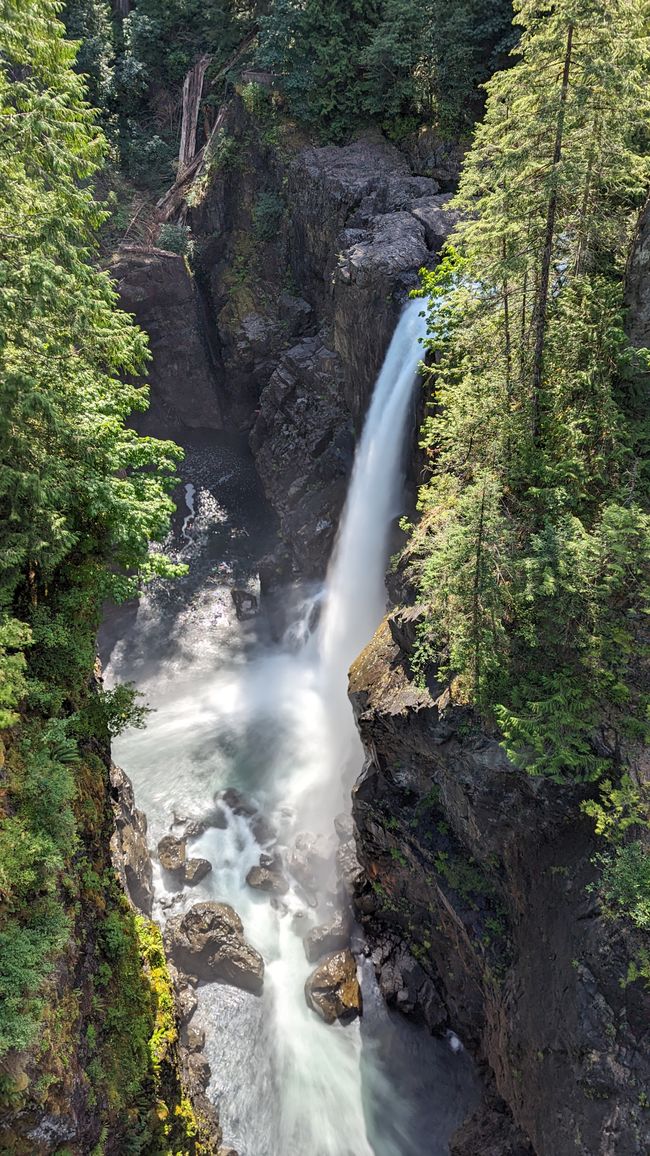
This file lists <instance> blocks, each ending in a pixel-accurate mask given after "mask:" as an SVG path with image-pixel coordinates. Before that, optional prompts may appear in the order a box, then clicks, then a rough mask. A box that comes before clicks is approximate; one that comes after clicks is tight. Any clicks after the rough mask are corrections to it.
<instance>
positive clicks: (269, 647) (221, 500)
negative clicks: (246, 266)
mask: <svg viewBox="0 0 650 1156" xmlns="http://www.w3.org/2000/svg"><path fill="white" fill-rule="evenodd" d="M423 332H424V321H423V319H422V318H421V317H420V309H419V305H418V303H417V302H414V303H411V304H409V305H408V306H407V308H406V310H405V311H404V314H403V316H402V318H401V320H400V322H399V325H398V327H397V330H396V333H395V335H394V337H393V340H392V343H391V346H390V349H389V351H388V354H387V356H386V360H385V363H384V366H383V369H382V371H381V374H380V376H379V379H378V381H377V384H376V387H375V391H374V396H373V399H372V404H371V407H370V410H369V413H368V417H367V420H366V424H365V429H364V432H363V435H362V438H361V442H360V444H359V448H358V452H357V456H356V462H355V467H354V472H353V477H352V481H351V485H350V491H349V496H348V501H347V504H346V508H345V512H344V515H343V518H342V522H341V529H340V534H339V538H338V542H337V546H336V549H335V552H334V557H333V560H332V564H331V566H330V571H329V574H328V577H327V582H326V586H325V590H324V591H322V592H320V594H319V596H318V597H319V598H320V599H321V600H322V601H323V612H322V615H321V622H320V626H319V628H318V631H317V633H316V635H315V636H312V637H311V638H309V639H308V641H307V642H306V644H305V645H304V646H303V647H302V648H301V649H298V650H296V647H295V644H294V645H291V646H289V645H277V644H272V643H270V642H268V641H264V640H263V639H262V638H261V637H260V635H259V632H256V626H255V624H251V623H244V624H242V623H238V622H236V621H235V620H234V616H233V614H232V605H231V600H230V595H229V588H230V585H232V584H233V581H234V582H236V584H238V585H241V584H242V583H243V582H244V583H245V582H248V583H249V584H250V582H251V581H252V575H253V573H254V546H253V544H252V539H254V538H255V537H256V535H257V536H259V534H260V533H261V532H262V531H261V527H259V526H257V528H256V526H255V519H256V518H257V519H259V509H260V503H259V501H258V500H257V499H256V496H255V494H251V495H250V496H249V497H247V496H246V495H247V494H248V487H249V484H250V469H249V466H248V465H247V464H246V463H244V465H243V466H242V460H239V462H235V463H234V464H233V461H232V460H231V459H230V458H229V457H228V452H229V451H228V452H226V451H225V450H224V452H225V453H226V458H227V460H225V461H221V460H220V459H219V460H218V461H216V462H215V461H211V462H210V463H209V465H208V466H207V467H206V466H205V461H204V458H201V456H200V455H199V458H198V459H196V458H193V457H192V456H191V455H190V457H189V458H188V464H187V467H186V469H187V470H189V469H192V470H194V474H193V475H190V476H192V483H191V487H192V488H191V489H190V488H189V479H188V486H187V487H186V504H187V507H188V510H189V517H190V518H191V521H189V522H188V519H187V518H186V520H185V523H184V524H183V530H184V534H181V536H180V538H181V543H182V545H181V549H180V554H181V556H184V557H187V558H190V559H193V565H192V568H191V574H190V578H189V579H186V580H185V583H186V585H185V587H183V584H182V583H181V586H180V593H178V594H177V601H176V603H174V602H173V598H174V595H173V594H172V595H170V593H169V588H168V587H165V586H164V585H163V586H161V587H159V588H158V589H157V590H154V591H152V592H151V593H150V594H148V595H147V597H146V598H144V599H143V600H142V601H141V603H140V606H139V608H138V611H137V617H136V620H135V622H134V623H133V624H131V627H130V629H129V630H128V632H127V631H126V630H123V631H122V637H121V640H120V641H119V642H118V643H117V645H116V646H115V647H114V648H113V652H112V656H111V662H110V666H109V669H108V672H107V674H108V677H109V679H116V678H121V679H133V680H134V681H136V682H137V683H138V685H139V686H141V687H142V689H143V690H144V692H145V694H146V696H147V698H148V700H149V702H150V703H151V705H152V706H153V707H155V708H156V710H155V713H154V714H153V715H152V716H151V718H150V720H149V723H148V726H147V728H146V730H144V731H142V732H139V731H130V732H128V733H127V734H125V735H124V736H122V737H121V738H120V739H119V740H118V741H117V742H116V744H115V752H114V753H115V757H116V759H117V761H119V762H121V764H122V765H123V766H124V768H125V770H126V771H127V773H128V774H129V775H130V776H131V777H132V779H133V782H134V786H135V791H136V799H137V802H138V805H139V806H140V807H142V808H143V809H144V810H145V812H146V813H147V816H148V819H149V824H150V836H151V840H152V842H153V843H154V844H155V843H156V842H157V841H158V840H159V839H160V837H161V836H162V835H163V834H165V833H167V832H168V831H169V830H174V831H176V832H177V833H182V830H183V819H184V818H185V817H187V816H188V815H189V816H201V815H204V814H208V813H209V812H210V809H211V808H212V807H213V799H214V795H215V792H218V791H219V790H221V789H224V788H226V787H237V788H238V789H240V790H242V791H244V792H245V793H246V795H247V797H248V798H250V799H252V800H254V802H255V804H256V805H257V807H258V808H259V810H260V811H261V812H262V813H263V814H264V815H265V816H266V818H267V819H268V820H269V821H270V822H271V823H272V824H273V826H274V827H275V830H276V832H277V847H279V848H280V849H281V850H282V851H283V854H284V857H285V861H286V860H288V859H289V852H290V848H291V846H292V844H293V842H294V840H295V837H296V834H297V833H298V832H301V831H305V830H311V831H321V832H324V833H326V834H328V835H330V834H331V833H332V831H333V818H334V816H335V815H336V814H337V812H338V811H340V810H341V809H342V808H343V807H344V806H345V809H346V810H348V811H349V791H350V786H351V782H352V780H353V778H354V777H356V775H357V774H358V772H359V770H360V768H361V763H362V750H361V745H360V741H359V737H358V734H357V731H356V728H355V725H354V720H353V717H352V712H351V709H350V705H349V702H348V699H347V671H348V668H349V666H350V663H351V662H352V660H353V659H354V658H355V656H356V655H357V653H358V652H359V651H360V650H361V648H362V647H363V646H364V645H365V643H366V642H367V641H368V640H369V639H370V637H371V636H372V633H373V631H374V629H375V628H376V626H377V624H378V622H379V621H380V620H381V617H382V615H383V613H384V608H385V590H384V582H383V576H384V572H385V567H386V562H387V554H388V543H389V535H390V528H391V523H392V521H393V518H394V517H395V515H396V514H397V513H399V509H400V498H401V488H402V476H401V461H402V449H403V442H404V434H405V426H406V422H407V420H408V412H409V403H410V398H411V395H412V389H413V384H414V381H415V376H416V371H417V365H418V361H419V358H420V356H421V347H420V346H419V343H418V339H419V338H420V337H421V336H422V335H423ZM210 452H211V453H214V452H216V451H215V450H214V447H213V448H212V449H211V451H210ZM220 452H221V451H220ZM197 461H198V462H199V465H200V463H201V462H203V469H204V472H205V473H206V474H207V475H211V476H212V477H221V479H222V483H223V484H222V485H217V487H216V488H215V489H214V492H211V490H210V486H209V485H208V484H204V485H202V484H201V479H200V478H199V477H198V474H197V471H199V465H197V464H196V462H197ZM222 467H223V469H222ZM224 469H225V472H224ZM242 470H243V472H242ZM242 495H243V497H242ZM190 531H191V533H190ZM248 534H250V535H252V538H251V539H249V538H247V537H244V535H248ZM262 536H263V535H262ZM192 551H194V553H192ZM217 556H220V560H219V561H218V563H217V561H216V559H217ZM178 589H179V588H178V587H176V590H177V591H178ZM170 599H171V601H170ZM309 610H310V602H309V599H307V600H306V602H305V609H304V620H305V621H307V620H308V619H309V618H310V614H309ZM261 626H262V624H260V628H259V629H261ZM297 634H298V635H300V631H298V632H297ZM295 637H296V632H294V642H295ZM267 845H268V844H265V843H264V840H263V837H262V836H261V835H260V833H259V831H258V832H256V831H255V830H254V829H253V827H252V826H251V823H250V820H249V819H248V818H247V817H246V816H243V815H236V814H230V815H229V821H228V825H227V827H226V829H225V830H223V829H221V828H217V827H214V826H208V828H207V830H206V831H205V832H204V834H202V835H201V837H200V838H199V839H196V840H194V841H193V842H191V843H190V844H189V846H188V853H189V854H192V855H200V856H202V857H205V858H207V859H209V860H210V862H211V863H212V867H213V870H212V873H211V874H210V875H209V876H207V878H206V879H205V880H204V881H203V882H202V883H201V884H199V886H197V887H194V888H186V889H185V890H183V891H181V892H177V893H174V892H172V891H169V890H168V884H167V882H166V880H165V879H164V878H163V877H162V875H161V873H160V872H159V871H158V874H157V878H156V895H157V904H156V910H155V915H156V917H157V918H159V919H160V920H161V921H164V920H165V918H166V917H167V915H168V914H170V913H174V914H175V913H177V912H179V911H185V910H187V909H188V908H189V907H190V906H191V905H192V904H193V903H195V902H198V901H203V900H206V899H217V900H220V901H223V902H227V903H231V904H232V905H233V906H234V907H235V908H236V910H237V911H238V912H239V914H240V916H241V918H242V921H243V923H244V928H245V933H246V936H247V938H248V940H249V941H250V942H251V943H252V944H253V946H254V947H256V948H257V949H258V950H259V951H260V952H261V953H262V955H263V957H264V960H265V963H266V974H265V985H264V993H263V996H262V997H261V998H258V997H256V996H254V995H251V994H249V993H247V992H243V991H239V990H238V989H235V988H232V987H227V986H224V985H219V984H210V985H206V986H205V987H202V988H200V989H199V991H198V995H199V1007H198V1010H197V1012H196V1013H195V1018H196V1021H197V1022H198V1025H199V1026H200V1027H203V1028H204V1029H205V1031H206V1048H205V1054H206V1057H207V1059H208V1060H209V1062H210V1065H211V1068H212V1083H211V1085H210V1089H209V1090H210V1093H211V1094H212V1095H213V1096H214V1097H215V1099H216V1100H217V1101H218V1103H219V1106H220V1112H221V1117H222V1123H223V1127H224V1134H225V1136H226V1139H227V1140H228V1142H229V1143H231V1144H233V1145H234V1146H235V1147H236V1148H237V1150H238V1151H239V1153H240V1156H416V1154H418V1156H421V1154H422V1153H423V1152H425V1151H426V1153H427V1156H444V1153H445V1152H446V1151H447V1138H448V1136H449V1135H450V1133H451V1132H452V1131H453V1129H454V1127H455V1126H457V1124H458V1123H459V1122H460V1120H461V1119H462V1118H463V1116H464V1115H465V1114H466V1113H467V1111H468V1110H469V1109H470V1108H471V1107H472V1102H473V1098H474V1085H473V1077H472V1075H471V1071H470V1069H469V1066H468V1063H467V1061H466V1059H465V1057H464V1056H463V1055H462V1054H461V1055H453V1054H452V1052H451V1051H450V1050H449V1049H448V1047H447V1046H446V1045H445V1044H444V1043H442V1042H441V1041H436V1040H432V1039H430V1038H429V1037H427V1036H426V1035H425V1034H424V1033H423V1032H421V1031H419V1030H417V1029H415V1028H414V1027H413V1026H412V1025H410V1024H408V1023H406V1022H404V1021H401V1020H397V1019H395V1018H394V1017H391V1016H389V1015H388V1013H387V1011H386V1009H385V1007H384V1006H383V1003H382V1001H381V999H380V998H379V996H378V993H377V991H376V987H375V986H374V976H373V974H372V967H369V966H365V967H364V969H363V971H364V1017H363V1019H362V1021H361V1022H359V1021H357V1022H356V1023H354V1024H352V1025H350V1026H348V1027H342V1026H340V1025H336V1026H334V1027H328V1026H326V1025H325V1024H324V1023H322V1022H321V1021H320V1020H319V1019H318V1018H317V1016H316V1015H315V1014H314V1013H313V1012H312V1011H310V1010H309V1009H308V1008H307V1006H306V1003H305V999H304V991H303V989H304V984H305V980H306V979H307V977H308V975H309V972H310V970H311V966H310V965H309V964H308V963H307V961H306V958H305V954H304V950H303V945H302V937H303V936H304V935H305V933H306V932H307V931H308V930H309V928H310V927H312V926H314V925H316V924H317V923H320V922H323V921H324V920H326V919H329V918H331V917H332V915H333V913H334V908H335V905H336V903H337V902H338V899H337V889H336V886H335V882H334V881H333V880H332V879H331V877H328V876H327V875H326V874H324V875H323V879H322V885H321V888H320V893H319V894H318V896H317V897H316V898H315V899H312V901H311V903H310V902H309V900H308V898H306V897H305V894H304V892H302V891H301V890H300V888H299V887H298V885H297V884H295V883H294V882H293V881H292V886H291V889H290V891H289V893H288V894H287V895H286V896H284V897H283V899H282V902H281V903H278V902H275V903H273V904H272V903H271V902H270V901H269V898H268V897H267V896H265V895H262V894H260V893H258V892H255V891H253V890H252V889H251V888H250V887H249V886H247V884H246V875H247V873H248V871H249V869H250V868H251V867H252V866H254V865H255V864H256V863H257V862H258V861H259V856H260V853H261V851H262V850H264V848H265V846H267ZM425 1145H426V1146H425Z"/></svg>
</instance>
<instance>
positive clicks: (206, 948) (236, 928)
mask: <svg viewBox="0 0 650 1156" xmlns="http://www.w3.org/2000/svg"><path fill="white" fill-rule="evenodd" d="M243 931H244V929H243V925H242V921H241V919H240V918H239V916H238V914H237V912H236V911H234V910H233V908H232V907H229V906H228V905H227V904H226V903H196V904H195V905H194V907H191V908H190V910H189V911H188V912H186V914H185V915H177V916H174V917H173V918H172V919H170V920H169V921H168V923H167V926H166V928H165V932H164V939H165V946H166V948H167V951H168V952H169V954H170V956H171V958H172V959H173V961H174V963H175V965H176V967H178V969H179V970H180V971H181V972H183V973H184V974H185V975H196V976H197V977H198V979H199V981H204V982H206V983H215V982H216V983H227V984H232V985H233V986H234V987H240V988H243V989H244V990H245V991H251V992H254V993H255V994H256V995H259V994H260V993H261V991H262V987H263V983H264V961H263V959H262V957H261V955H260V954H259V952H257V951H255V949H254V948H253V947H251V946H250V944H248V943H246V940H245V939H244V934H243Z"/></svg>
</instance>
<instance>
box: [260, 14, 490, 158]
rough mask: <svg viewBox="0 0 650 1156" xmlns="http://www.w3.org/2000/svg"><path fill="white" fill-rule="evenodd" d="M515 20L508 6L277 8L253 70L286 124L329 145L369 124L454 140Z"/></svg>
mask: <svg viewBox="0 0 650 1156" xmlns="http://www.w3.org/2000/svg"><path fill="white" fill-rule="evenodd" d="M511 18H512V9H511V5H510V2H509V0H496V3H489V4H487V3H485V0H459V2H458V3H456V4H453V5H452V4H448V3H444V2H443V0H371V2H369V0H353V2H352V3H350V0H347V2H343V0H324V2H323V0H321V2H320V3H318V2H317V0H307V2H306V3H302V2H300V0H276V2H275V4H273V5H272V6H271V9H270V11H269V12H268V13H267V14H266V15H263V16H262V17H261V18H260V29H261V32H260V48H259V50H258V60H259V62H260V63H261V64H262V65H263V66H264V67H267V68H270V69H272V70H273V72H274V73H275V74H276V75H277V76H279V77H280V78H281V82H282V88H283V92H284V94H285V97H286V100H287V102H288V105H289V108H290V111H291V112H292V114H293V115H294V116H296V117H297V118H298V119H300V120H302V121H304V122H305V123H306V124H308V125H310V126H313V127H314V128H315V129H316V130H317V131H318V132H319V133H320V134H321V135H322V136H324V137H326V138H328V139H331V140H341V139H342V138H344V137H345V136H347V135H349V134H350V132H352V131H354V130H355V129H357V128H358V127H359V125H360V123H363V121H364V120H369V119H375V120H379V121H380V123H382V125H383V126H384V128H385V129H386V130H387V131H388V132H389V133H391V135H403V134H404V133H405V132H408V131H409V130H410V129H413V128H414V127H416V125H417V124H418V123H420V122H421V121H422V120H423V119H426V120H431V119H432V120H434V121H435V122H437V124H438V126H439V127H440V128H441V129H442V130H443V131H444V132H446V133H456V134H457V133H459V132H463V131H464V130H465V131H466V130H467V128H469V127H470V126H471V124H472V123H473V120H474V118H475V116H476V114H477V112H478V111H479V109H480V103H481V101H480V97H479V95H478V86H479V85H480V84H481V83H482V81H484V80H486V79H487V77H488V76H489V75H490V72H491V71H492V70H493V68H494V67H495V66H496V64H497V63H498V62H499V61H501V60H503V57H504V52H505V50H506V49H507V47H509V45H510V44H511V43H512V39H513V37H512V35H511V27H510V21H511Z"/></svg>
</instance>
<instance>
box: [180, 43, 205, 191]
mask: <svg viewBox="0 0 650 1156" xmlns="http://www.w3.org/2000/svg"><path fill="white" fill-rule="evenodd" d="M211 59H212V57H211V56H205V55H204V56H200V57H199V59H198V60H197V62H196V64H195V65H194V66H193V68H191V69H190V71H189V72H188V74H187V76H186V77H185V80H184V82H183V121H182V125H181V144H180V149H179V154H178V169H177V171H176V179H177V180H178V178H179V177H180V176H182V174H183V173H184V172H185V169H186V168H188V166H189V165H191V163H192V161H193V160H194V157H195V156H196V129H197V125H198V123H199V109H200V107H201V97H202V95H203V81H204V79H205V73H206V69H207V67H208V65H209V63H210V61H211Z"/></svg>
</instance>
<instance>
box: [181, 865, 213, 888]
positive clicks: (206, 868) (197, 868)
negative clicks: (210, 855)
mask: <svg viewBox="0 0 650 1156" xmlns="http://www.w3.org/2000/svg"><path fill="white" fill-rule="evenodd" d="M211 870H212V864H211V862H210V860H209V859H188V860H187V862H186V864H185V882H186V883H187V884H188V885H189V886H190V887H194V886H196V884H197V883H200V882H201V880H202V879H205V877H206V875H209V874H210V872H211Z"/></svg>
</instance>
